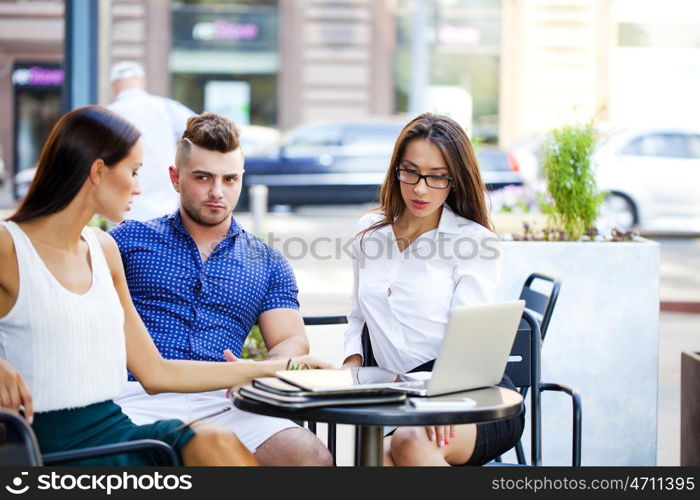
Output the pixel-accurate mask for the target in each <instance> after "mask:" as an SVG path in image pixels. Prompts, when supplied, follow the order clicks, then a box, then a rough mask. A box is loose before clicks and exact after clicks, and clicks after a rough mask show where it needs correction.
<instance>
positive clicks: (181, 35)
mask: <svg viewBox="0 0 700 500" xmlns="http://www.w3.org/2000/svg"><path fill="white" fill-rule="evenodd" d="M421 3H422V4H423V8H424V10H423V12H424V13H425V15H424V18H423V19H416V16H414V15H413V12H414V9H416V6H417V5H418V4H421ZM63 9H64V8H63V2H62V1H60V0H54V1H51V0H44V1H41V0H22V1H19V0H16V1H9V2H2V3H0V113H2V116H4V117H10V119H9V120H8V119H6V120H3V121H2V122H0V147H1V148H2V154H3V158H4V160H5V164H6V165H7V168H6V169H7V170H8V172H5V174H4V176H5V178H9V177H10V176H11V174H12V173H13V172H15V171H17V170H20V169H24V168H27V167H28V166H31V165H32V164H33V162H34V161H35V159H36V155H37V154H38V148H39V147H40V145H41V143H42V142H43V140H44V139H45V135H46V133H47V130H48V129H50V127H51V126H52V125H53V122H54V121H55V119H57V117H58V116H59V115H60V113H61V112H62V109H61V104H60V103H61V100H60V87H61V85H60V82H61V76H60V75H61V73H60V70H61V63H62V58H63V45H62V43H63V11H64V10H63ZM699 21H700V5H699V4H698V2H695V1H693V0H668V1H667V2H656V1H654V0H255V1H253V0H240V1H236V2H226V1H223V0H219V1H216V0H101V1H100V26H99V28H100V69H99V72H100V75H99V81H100V84H99V101H100V103H102V104H106V103H107V102H109V101H110V100H111V96H110V94H109V85H108V81H107V78H108V72H109V67H110V66H111V64H112V63H113V62H116V61H118V60H124V59H132V60H136V61H139V62H141V63H142V64H143V65H144V67H145V68H146V70H147V73H148V87H149V90H150V91H151V92H153V93H156V94H160V95H169V96H172V97H174V98H176V99H177V100H179V101H181V102H183V103H184V104H186V105H188V106H189V107H191V108H192V109H194V110H195V111H203V110H204V109H208V110H216V111H219V112H222V113H224V114H227V115H229V116H231V117H232V118H234V119H235V120H236V121H238V122H239V123H242V124H245V123H251V124H256V125H265V126H273V127H277V128H280V129H282V130H288V129H290V128H292V127H294V126H296V125H299V124H301V123H304V122H307V121H310V120H320V119H328V118H361V117H367V116H378V115H379V116H385V115H395V114H405V113H407V112H408V108H409V102H408V101H409V94H410V92H411V70H412V67H413V66H414V64H416V61H415V59H414V58H413V55H414V52H413V50H414V47H412V45H411V44H412V40H413V39H414V38H415V35H414V34H415V33H418V32H419V31H418V30H417V27H418V25H417V24H416V23H419V24H421V29H422V30H423V31H420V32H421V33H424V37H423V39H422V40H421V43H423V44H424V45H425V47H424V48H425V52H424V54H425V62H424V64H425V73H426V75H424V76H425V80H426V87H425V89H426V90H425V92H426V94H427V95H426V99H425V101H424V102H425V109H426V110H431V111H437V112H442V113H449V114H450V115H451V116H453V117H454V118H455V119H457V120H458V121H460V123H462V124H463V125H464V126H465V127H467V128H469V129H470V131H471V132H472V134H473V135H476V136H480V137H482V138H485V139H486V140H492V141H494V142H497V143H498V144H499V145H500V146H501V147H509V146H510V145H512V144H514V143H516V142H517V141H519V140H522V139H525V138H527V137H529V136H531V135H533V134H537V133H542V132H545V131H547V130H550V129H551V128H553V127H556V126H559V125H561V124H562V123H567V122H572V121H588V120H591V119H594V120H596V121H603V122H609V123H612V124H615V125H622V126H625V125H630V124H640V123H654V122H659V121H661V122H664V123H676V124H686V123H691V122H693V121H694V120H695V116H697V114H698V112H699V111H700V109H696V108H698V107H700V104H697V103H698V102H700V101H697V99H694V97H695V89H696V88H697V86H698V84H700V57H698V55H699V54H698V51H700V42H699V41H698V38H699V35H698V34H697V33H699V31H698V30H697V29H695V28H696V27H697V24H698V22H699Z"/></svg>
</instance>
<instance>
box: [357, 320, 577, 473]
mask: <svg viewBox="0 0 700 500" xmlns="http://www.w3.org/2000/svg"><path fill="white" fill-rule="evenodd" d="M539 325H540V324H539V321H538V319H537V318H536V317H535V316H534V314H533V313H532V312H530V311H529V310H527V309H526V310H525V311H523V318H522V321H521V323H520V326H519V328H518V332H517V333H516V336H515V341H514V343H513V349H512V350H511V353H510V355H511V358H512V361H509V362H508V365H507V366H506V374H507V375H508V376H509V377H510V379H511V380H512V381H513V384H514V385H515V386H516V387H517V388H518V389H519V391H520V393H521V394H522V395H523V397H525V395H526V394H527V389H530V388H531V389H532V391H531V392H530V404H529V407H528V411H529V412H530V433H531V436H530V437H531V448H530V451H531V465H536V466H539V465H542V430H541V429H542V419H541V411H540V407H541V404H540V396H541V393H542V392H544V391H559V392H564V393H566V394H568V395H569V396H571V398H572V402H573V408H574V415H573V424H572V425H573V443H572V465H574V466H579V465H581V398H580V396H579V394H578V393H577V392H576V391H575V390H573V389H571V388H569V387H566V386H563V385H560V384H552V383H544V382H541V381H540V366H541V363H540V352H541V346H542V337H541V331H540V326H539ZM362 348H363V353H362V355H363V366H377V363H376V360H375V359H374V354H373V352H372V345H371V343H370V338H369V331H368V329H367V327H366V325H365V328H363V330H362ZM518 444H519V445H520V443H518ZM520 453H521V455H522V461H520V457H519V460H518V462H519V463H518V464H512V465H527V463H526V461H525V458H524V454H523V452H522V445H521V448H520ZM492 464H493V465H498V464H500V465H511V464H502V463H500V462H495V463H493V462H492Z"/></svg>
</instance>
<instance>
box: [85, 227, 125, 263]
mask: <svg viewBox="0 0 700 500" xmlns="http://www.w3.org/2000/svg"><path fill="white" fill-rule="evenodd" d="M88 230H89V231H92V232H93V234H94V235H95V236H96V237H97V241H98V242H99V243H100V247H101V248H102V251H103V252H104V254H105V258H106V259H107V264H108V265H109V268H110V269H111V270H112V272H114V270H115V269H119V268H121V265H122V263H121V255H120V253H119V246H118V245H117V242H116V241H114V238H112V235H110V234H109V233H107V232H105V231H103V230H102V229H100V228H99V227H89V228H88Z"/></svg>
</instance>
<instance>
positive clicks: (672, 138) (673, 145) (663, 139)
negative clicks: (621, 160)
mask: <svg viewBox="0 0 700 500" xmlns="http://www.w3.org/2000/svg"><path fill="white" fill-rule="evenodd" d="M621 152H622V154H625V155H635V156H664V157H667V158H687V157H688V153H687V148H686V137H685V136H684V135H681V134H650V135H644V136H640V137H637V138H636V139H633V140H632V141H631V142H629V143H628V144H627V145H626V146H625V147H623V148H622V151H621Z"/></svg>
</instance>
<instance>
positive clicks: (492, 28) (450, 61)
mask: <svg viewBox="0 0 700 500" xmlns="http://www.w3.org/2000/svg"><path fill="white" fill-rule="evenodd" d="M413 3H414V2H413V0H399V3H398V13H397V14H398V19H397V57H396V66H395V75H396V79H395V81H396V88H395V91H396V111H397V112H399V113H402V112H406V111H407V110H408V92H409V85H410V72H411V66H410V64H411V47H410V45H411V33H412V31H413V30H412V29H411V23H412V16H411V9H412V7H413ZM428 3H429V7H428V11H429V13H430V15H429V18H428V36H427V39H426V40H425V43H427V44H428V45H429V68H430V75H429V86H430V87H429V89H428V93H429V95H428V96H427V102H428V106H429V108H430V109H431V110H433V111H437V112H440V113H445V114H450V115H451V116H452V117H453V118H455V119H456V120H457V121H459V122H460V123H462V124H463V125H464V126H465V127H467V128H468V129H470V131H471V134H472V135H473V136H478V137H481V138H482V139H484V140H487V141H494V142H495V141H497V139H498V112H499V109H498V101H499V76H500V50H501V48H500V45H501V24H500V23H501V8H500V1H499V0H478V1H474V0H430V1H429V2H428Z"/></svg>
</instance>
